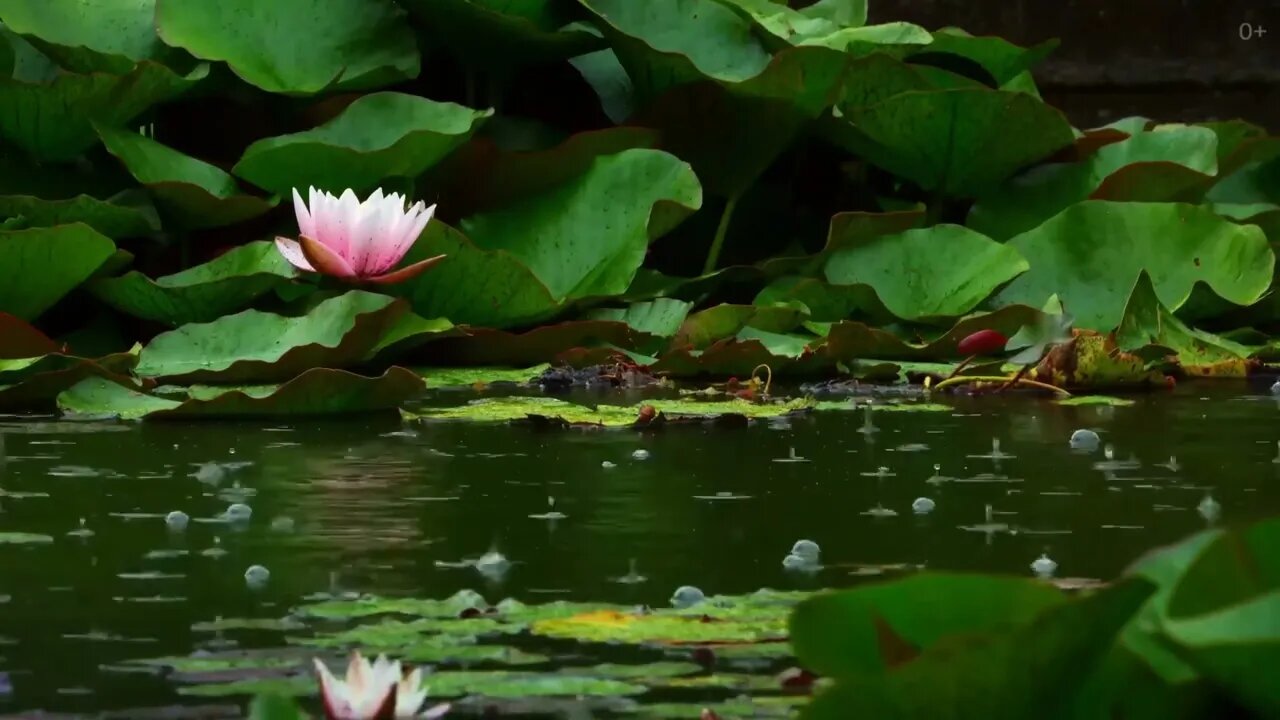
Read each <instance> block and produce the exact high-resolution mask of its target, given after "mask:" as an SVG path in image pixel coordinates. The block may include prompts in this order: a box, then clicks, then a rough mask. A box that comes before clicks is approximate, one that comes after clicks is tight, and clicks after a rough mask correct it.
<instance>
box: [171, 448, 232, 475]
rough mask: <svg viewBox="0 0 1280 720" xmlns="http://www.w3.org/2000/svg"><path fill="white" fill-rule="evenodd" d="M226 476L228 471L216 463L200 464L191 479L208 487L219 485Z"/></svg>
mask: <svg viewBox="0 0 1280 720" xmlns="http://www.w3.org/2000/svg"><path fill="white" fill-rule="evenodd" d="M174 447H177V445H175V446H174ZM226 476H227V469H226V468H224V467H223V466H222V465H220V464H218V463H216V462H206V463H200V464H198V465H196V471H195V472H193V473H191V477H193V478H195V479H196V480H199V481H200V482H202V483H205V484H207V485H217V484H218V483H220V482H222V480H223V478H225V477H226Z"/></svg>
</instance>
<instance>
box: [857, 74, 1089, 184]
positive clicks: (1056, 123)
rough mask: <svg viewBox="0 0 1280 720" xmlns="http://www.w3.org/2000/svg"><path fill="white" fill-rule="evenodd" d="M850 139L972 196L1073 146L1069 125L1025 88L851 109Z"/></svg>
mask: <svg viewBox="0 0 1280 720" xmlns="http://www.w3.org/2000/svg"><path fill="white" fill-rule="evenodd" d="M845 119H846V120H847V121H848V122H850V123H852V125H853V127H854V128H855V129H856V130H857V132H858V134H859V135H860V136H861V137H857V138H853V141H852V142H850V143H846V144H847V145H849V146H850V149H851V150H854V151H855V152H859V153H860V154H862V155H863V156H865V157H866V158H867V159H868V160H870V161H871V162H872V163H874V164H876V165H879V166H880V167H882V168H884V169H885V170H888V171H890V172H893V173H894V174H896V175H899V176H901V177H904V178H907V179H909V180H911V181H913V182H914V183H916V184H917V185H919V186H920V187H921V188H923V189H924V190H928V191H936V192H941V193H944V194H946V195H951V196H958V197H975V196H980V195H982V194H984V193H985V192H986V191H988V190H990V189H992V188H995V187H997V186H998V185H999V184H1000V183H1002V182H1004V181H1005V180H1006V179H1007V178H1009V177H1010V176H1012V175H1013V174H1014V173H1015V172H1017V171H1018V170H1021V169H1022V168H1024V167H1027V166H1029V165H1032V164H1033V163H1035V162H1036V161H1038V160H1042V159H1044V158H1046V157H1048V156H1049V155H1052V154H1053V153H1054V152H1056V151H1057V150H1060V149H1062V148H1064V147H1067V146H1068V145H1070V144H1071V143H1072V142H1073V140H1074V137H1073V136H1072V134H1071V126H1070V125H1069V124H1068V123H1067V121H1066V119H1065V118H1064V117H1063V116H1062V114H1061V113H1059V112H1058V111H1057V110H1055V109H1053V108H1051V107H1049V106H1048V105H1045V104H1044V103H1043V102H1041V101H1040V100H1038V99H1037V98H1033V97H1031V96H1029V95H1026V94H1025V93H1017V92H1003V91H998V90H988V89H981V88H974V89H960V90H939V91H929V92H904V93H899V94H897V95H893V96H892V97H889V98H887V99H885V100H883V101H881V102H879V103H876V104H874V105H869V106H865V107H856V108H850V110H849V112H848V113H847V114H846V115H845Z"/></svg>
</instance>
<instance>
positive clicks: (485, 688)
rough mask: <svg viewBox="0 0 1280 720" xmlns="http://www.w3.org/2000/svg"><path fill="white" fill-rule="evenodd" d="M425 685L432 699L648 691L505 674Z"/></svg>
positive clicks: (452, 677) (615, 683)
mask: <svg viewBox="0 0 1280 720" xmlns="http://www.w3.org/2000/svg"><path fill="white" fill-rule="evenodd" d="M427 685H428V687H429V688H430V692H431V695H432V697H461V696H463V695H480V696H482V697H492V698H521V697H548V696H564V697H608V696H618V695H640V694H642V693H644V692H646V690H647V688H645V687H644V686H643V685H636V684H633V683H628V682H623V681H621V680H610V679H606V678H595V677H588V676H583V677H577V676H573V675H567V674H544V675H534V674H532V673H516V672H509V671H505V670H491V671H487V672H483V671H471V672H437V673H432V674H431V675H430V676H429V677H428V678H427Z"/></svg>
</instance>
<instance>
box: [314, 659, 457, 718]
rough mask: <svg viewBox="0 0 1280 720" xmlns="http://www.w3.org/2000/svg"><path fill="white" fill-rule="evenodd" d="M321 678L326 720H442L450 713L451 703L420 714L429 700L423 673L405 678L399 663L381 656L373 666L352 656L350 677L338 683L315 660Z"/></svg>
mask: <svg viewBox="0 0 1280 720" xmlns="http://www.w3.org/2000/svg"><path fill="white" fill-rule="evenodd" d="M314 662H315V666H316V673H317V674H318V675H319V676H320V697H321V699H322V700H323V701H324V716H325V718H327V720H393V719H394V720H400V719H401V718H419V719H428V718H439V717H443V716H444V714H445V713H447V712H448V711H449V705H448V703H445V704H443V705H436V706H435V707H433V708H431V709H430V710H428V711H426V712H425V713H422V714H421V715H419V714H418V710H419V709H421V708H422V704H423V703H424V702H426V700H427V688H426V686H424V685H423V684H422V671H421V670H418V669H416V668H415V669H414V671H413V672H411V673H409V674H408V675H404V674H403V673H402V672H401V669H400V661H399V660H387V656H386V655H379V656H378V659H377V660H374V661H373V662H372V663H370V662H369V660H368V658H366V657H364V656H362V655H361V654H360V653H359V652H355V653H353V654H352V655H351V662H350V663H348V664H347V677H346V679H345V680H339V679H338V678H336V677H334V676H333V673H331V672H329V668H328V667H325V664H324V663H322V662H320V660H318V659H316V660H314Z"/></svg>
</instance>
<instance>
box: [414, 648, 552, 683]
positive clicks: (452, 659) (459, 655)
mask: <svg viewBox="0 0 1280 720" xmlns="http://www.w3.org/2000/svg"><path fill="white" fill-rule="evenodd" d="M442 638H449V639H450V642H443V643H442V642H440V640H441V639H442ZM396 657H398V658H399V659H400V660H401V661H403V662H409V663H431V664H433V665H440V664H450V665H473V664H476V663H498V664H502V665H541V664H543V663H546V662H550V661H551V658H550V657H548V656H547V655H542V654H540V653H532V652H527V651H525V650H521V649H519V648H514V647H508V646H506V645H489V644H484V645H472V644H467V643H459V642H454V641H453V638H452V637H451V636H448V635H443V636H439V635H438V636H434V637H431V638H429V639H428V640H427V641H425V642H421V643H418V644H414V645H408V646H406V647H402V648H399V649H397V650H396ZM433 690H434V688H433Z"/></svg>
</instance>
